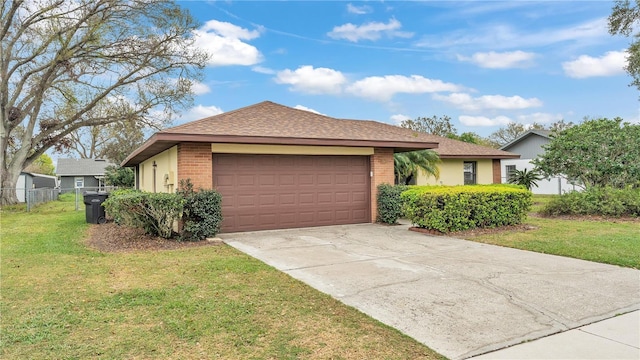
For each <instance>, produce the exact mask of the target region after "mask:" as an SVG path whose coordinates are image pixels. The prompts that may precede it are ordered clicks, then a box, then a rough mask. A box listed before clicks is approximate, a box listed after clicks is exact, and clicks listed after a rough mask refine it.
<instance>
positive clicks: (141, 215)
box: [103, 182, 222, 241]
mask: <svg viewBox="0 0 640 360" xmlns="http://www.w3.org/2000/svg"><path fill="white" fill-rule="evenodd" d="M183 186H184V188H183V189H182V190H180V191H178V192H177V193H175V194H168V193H149V192H143V191H138V190H117V191H114V192H112V193H111V194H110V195H109V198H108V199H107V200H106V201H105V202H104V203H103V205H104V208H105V210H106V212H107V214H108V215H109V216H111V217H113V218H114V220H115V222H116V223H117V224H121V225H127V226H133V227H137V228H141V229H144V231H145V232H146V233H147V234H150V235H154V236H160V237H163V238H167V239H169V238H178V239H179V240H187V241H198V240H203V239H205V238H206V237H210V236H215V235H216V234H217V233H218V231H219V230H220V224H221V223H222V209H221V203H222V196H221V195H220V194H219V193H218V192H216V191H215V190H200V191H197V192H196V191H193V187H192V186H191V185H190V182H185V183H182V182H181V187H183ZM180 221H181V222H182V225H183V226H181V227H179V226H178V227H177V228H178V229H179V231H178V232H176V231H175V229H176V226H175V225H177V224H179V223H180Z"/></svg>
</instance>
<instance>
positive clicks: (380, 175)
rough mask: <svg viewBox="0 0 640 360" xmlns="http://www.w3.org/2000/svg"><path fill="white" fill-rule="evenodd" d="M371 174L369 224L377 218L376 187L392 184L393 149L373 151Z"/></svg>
mask: <svg viewBox="0 0 640 360" xmlns="http://www.w3.org/2000/svg"><path fill="white" fill-rule="evenodd" d="M370 161H371V172H372V173H373V177H372V178H371V222H375V221H376V217H377V216H378V203H377V201H376V199H377V195H378V185H380V184H383V183H387V184H392V185H393V182H394V173H393V149H382V148H376V149H374V153H373V155H371V157H370Z"/></svg>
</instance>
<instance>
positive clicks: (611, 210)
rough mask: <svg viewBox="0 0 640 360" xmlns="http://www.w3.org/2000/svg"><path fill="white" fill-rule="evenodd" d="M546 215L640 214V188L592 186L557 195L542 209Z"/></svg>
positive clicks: (616, 215) (617, 215)
mask: <svg viewBox="0 0 640 360" xmlns="http://www.w3.org/2000/svg"><path fill="white" fill-rule="evenodd" d="M541 213H542V214H544V215H602V216H615V217H619V216H640V189H637V188H636V189H633V188H631V187H629V188H626V189H614V188H611V187H590V188H588V189H586V190H585V191H583V192H577V191H573V192H570V193H566V194H563V195H560V196H558V197H555V198H554V199H553V200H551V201H550V202H549V203H548V204H547V205H546V206H545V207H544V208H543V209H542V210H541Z"/></svg>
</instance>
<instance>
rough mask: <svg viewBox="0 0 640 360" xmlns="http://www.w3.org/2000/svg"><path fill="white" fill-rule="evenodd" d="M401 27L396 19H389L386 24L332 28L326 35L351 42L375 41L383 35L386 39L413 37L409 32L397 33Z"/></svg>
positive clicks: (371, 23)
mask: <svg viewBox="0 0 640 360" xmlns="http://www.w3.org/2000/svg"><path fill="white" fill-rule="evenodd" d="M401 27H402V24H401V23H400V21H398V20H396V19H390V20H389V22H388V23H386V24H385V23H381V22H369V23H366V24H363V25H354V24H351V23H347V24H344V25H340V26H336V27H334V28H333V30H331V32H329V33H327V35H329V37H331V38H333V39H345V40H349V41H351V42H358V41H359V40H371V41H375V40H378V39H380V38H381V37H382V36H383V35H384V36H386V37H388V38H394V37H401V38H410V37H412V36H413V33H411V32H405V31H399V29H400V28H401Z"/></svg>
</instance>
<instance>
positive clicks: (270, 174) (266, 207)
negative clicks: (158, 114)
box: [122, 101, 437, 232]
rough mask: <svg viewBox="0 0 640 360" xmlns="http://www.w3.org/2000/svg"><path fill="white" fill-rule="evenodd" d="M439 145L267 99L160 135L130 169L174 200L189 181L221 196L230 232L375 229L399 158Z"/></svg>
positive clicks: (140, 182) (145, 185) (147, 186)
mask: <svg viewBox="0 0 640 360" xmlns="http://www.w3.org/2000/svg"><path fill="white" fill-rule="evenodd" d="M436 146H437V141H434V137H432V136H430V135H427V134H420V133H415V132H414V131H411V130H408V129H403V128H400V127H397V126H393V125H388V124H383V123H379V122H375V121H367V120H344V119H336V118H331V117H328V116H324V115H319V114H316V113H312V112H308V111H303V110H298V109H294V108H290V107H287V106H283V105H279V104H276V103H273V102H269V101H265V102H261V103H258V104H255V105H252V106H248V107H244V108H241V109H238V110H234V111H229V112H226V113H223V114H220V115H216V116H212V117H208V118H205V119H202V120H198V121H193V122H190V123H187V124H184V125H180V126H177V127H174V128H171V129H167V130H163V131H160V132H157V133H155V134H154V135H153V136H152V137H151V138H150V139H149V140H147V141H146V142H145V143H144V144H143V145H142V146H141V147H140V148H138V149H137V150H135V151H134V152H133V153H132V154H131V155H129V157H128V158H127V159H126V160H125V161H124V162H123V163H122V166H128V167H134V168H135V174H136V187H137V188H139V189H142V190H146V191H156V192H173V191H175V190H176V188H177V187H178V186H179V182H180V180H184V179H190V180H191V181H192V183H193V185H194V188H196V189H197V188H205V189H211V188H215V189H217V190H218V191H219V192H220V193H221V194H222V215H223V217H224V221H223V223H222V229H221V230H222V231H223V232H233V231H249V230H264V229H281V228H294V227H309V226H321V225H337V224H353V223H366V222H373V221H375V220H376V195H377V186H378V185H379V184H382V183H388V184H393V182H394V170H393V165H394V163H393V154H394V152H404V151H414V150H421V149H430V148H435V147H436Z"/></svg>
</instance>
